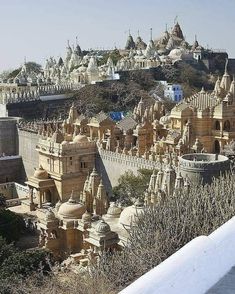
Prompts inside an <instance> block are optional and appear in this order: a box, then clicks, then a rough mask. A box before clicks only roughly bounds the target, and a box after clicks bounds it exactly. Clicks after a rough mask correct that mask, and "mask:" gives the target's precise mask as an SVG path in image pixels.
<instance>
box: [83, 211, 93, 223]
mask: <svg viewBox="0 0 235 294" xmlns="http://www.w3.org/2000/svg"><path fill="white" fill-rule="evenodd" d="M82 221H83V222H84V223H90V222H91V214H90V213H89V212H88V211H87V210H86V211H85V212H84V213H83V215H82Z"/></svg>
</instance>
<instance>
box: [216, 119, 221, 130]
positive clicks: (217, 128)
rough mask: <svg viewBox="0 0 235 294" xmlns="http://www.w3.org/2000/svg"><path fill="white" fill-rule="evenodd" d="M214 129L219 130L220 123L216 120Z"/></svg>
mask: <svg viewBox="0 0 235 294" xmlns="http://www.w3.org/2000/svg"><path fill="white" fill-rule="evenodd" d="M215 129H216V130H217V131H219V130H220V123H219V121H218V120H217V121H216V122H215Z"/></svg>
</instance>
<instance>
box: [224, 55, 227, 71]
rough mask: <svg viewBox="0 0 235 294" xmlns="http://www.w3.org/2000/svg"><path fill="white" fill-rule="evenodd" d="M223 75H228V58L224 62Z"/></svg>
mask: <svg viewBox="0 0 235 294" xmlns="http://www.w3.org/2000/svg"><path fill="white" fill-rule="evenodd" d="M224 74H228V58H226V61H225V67H224Z"/></svg>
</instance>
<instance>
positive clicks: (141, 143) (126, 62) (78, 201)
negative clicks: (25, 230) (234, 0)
mask: <svg viewBox="0 0 235 294" xmlns="http://www.w3.org/2000/svg"><path fill="white" fill-rule="evenodd" d="M203 52H204V48H203V47H202V46H200V45H199V44H198V41H197V40H195V43H194V44H193V45H190V44H189V43H187V42H186V40H185V37H184V35H183V32H182V29H181V27H180V25H179V24H178V23H176V24H175V25H174V27H173V28H172V29H171V30H166V31H165V32H164V34H163V36H161V37H160V38H158V39H156V40H154V39H153V37H152V30H151V32H150V39H149V42H147V44H146V43H145V42H144V41H143V39H142V38H141V37H140V36H139V34H138V37H137V40H136V41H134V39H133V37H132V36H131V34H130V32H129V35H128V39H127V42H126V46H125V48H124V49H123V50H120V52H119V54H120V59H119V60H117V61H116V63H114V61H113V60H112V58H111V52H105V54H109V53H110V56H108V57H107V56H106V57H107V60H106V61H105V63H103V64H101V58H100V56H98V54H96V53H97V52H91V51H88V52H86V53H85V52H84V51H82V50H81V48H80V46H79V45H78V42H77V40H76V45H75V46H70V43H69V42H68V45H67V48H66V56H65V57H64V58H63V59H62V58H59V59H58V61H57V60H56V59H55V58H54V57H50V58H49V59H48V60H47V61H46V65H45V68H44V69H43V71H42V72H40V73H38V74H35V73H34V72H32V71H30V70H29V69H28V68H27V63H26V62H25V63H24V65H23V66H22V68H21V70H20V72H19V73H18V74H17V75H16V77H14V78H13V79H9V80H7V81H2V82H1V83H0V105H5V104H7V103H19V102H22V101H32V100H38V99H44V98H45V97H48V99H62V98H63V99H65V97H68V96H67V95H68V94H70V93H72V92H74V91H76V90H78V89H80V87H82V86H84V85H86V84H92V83H96V82H101V81H104V80H116V79H119V73H120V72H122V71H129V70H139V69H149V68H156V67H158V66H163V65H167V64H174V63H175V62H178V61H180V60H191V61H194V62H198V61H199V60H201V59H203ZM101 57H102V58H103V57H104V54H103V56H101ZM172 87H173V86H172ZM169 91H170V88H169ZM177 91H180V92H179V93H178V92H177V95H178V96H177V97H175V96H174V99H173V100H176V101H175V102H178V101H179V100H180V102H179V103H177V104H174V107H173V108H169V107H168V105H167V103H166V102H165V101H164V100H161V99H158V98H157V97H151V96H149V97H148V98H145V99H143V98H141V99H140V101H139V102H138V104H137V105H136V106H135V107H134V109H133V111H132V112H130V113H128V114H127V115H125V116H124V117H122V118H121V119H120V120H118V121H114V120H113V119H112V118H111V116H110V115H109V114H108V113H104V112H103V111H101V112H99V113H97V114H96V115H94V116H92V117H87V116H85V115H84V114H83V113H78V111H77V108H76V105H75V104H74V103H73V104H72V105H70V108H69V111H68V114H66V117H64V116H63V117H55V118H54V119H52V120H34V121H25V120H24V119H22V118H7V117H6V118H4V119H1V120H0V130H1V132H0V160H1V163H2V165H1V166H0V183H1V184H0V193H1V195H3V196H5V197H6V200H7V205H8V206H14V205H19V204H20V205H21V208H22V209H23V210H24V211H27V212H28V213H34V215H36V217H37V228H38V231H39V233H40V237H39V246H40V247H43V248H47V249H49V250H50V251H51V252H52V253H53V254H54V255H55V256H56V257H58V258H61V257H62V258H64V257H66V256H71V255H73V256H74V258H76V259H77V260H79V262H80V263H81V264H82V265H83V264H87V262H88V255H89V254H92V255H93V257H95V256H96V255H97V252H99V251H100V250H109V251H112V250H121V248H122V247H123V246H124V245H125V244H127V242H128V230H127V229H128V228H130V226H131V225H133V224H135V222H137V221H138V215H139V214H141V213H144V209H145V208H146V207H148V206H154V205H158V203H160V202H162V201H167V197H171V195H173V194H174V193H175V191H176V190H177V189H184V190H185V191H186V192H187V193H189V191H190V185H191V184H192V183H193V182H194V183H197V184H207V183H210V182H211V181H212V179H213V177H217V176H219V175H220V174H221V173H226V172H227V171H228V170H229V169H230V161H229V159H228V158H227V157H226V156H224V155H231V153H230V151H231V150H232V151H233V153H234V150H235V148H234V140H235V120H234V113H235V81H234V79H233V80H231V77H230V75H229V72H228V62H226V64H225V71H224V75H223V76H222V77H221V78H220V77H218V79H217V81H216V83H215V86H214V90H213V91H210V92H209V91H205V90H204V88H202V90H201V91H200V92H198V93H195V94H194V95H192V96H191V97H184V98H183V97H182V92H181V89H180V88H177ZM61 95H62V96H61ZM169 95H170V93H169ZM174 95H175V93H174ZM179 95H180V97H179ZM43 97H44V98H43ZM53 97H54V98H53ZM55 97H57V98H55ZM61 97H62V98H61ZM182 98H183V99H182ZM45 99H46V98H45ZM64 111H66V110H64ZM65 113H66V112H65ZM6 126H7V128H8V131H7V132H6ZM5 141H6V142H7V143H8V145H9V142H11V146H10V147H11V148H8V147H7V146H8V145H6V144H4V142H5ZM222 151H223V152H222ZM221 152H222V153H224V155H221V154H220V153H221ZM226 152H227V153H228V154H227V153H226ZM7 167H8V168H7ZM139 169H148V170H151V171H152V175H151V178H150V182H149V185H148V187H146V191H145V193H144V195H143V199H132V200H133V201H132V202H133V204H132V205H130V206H128V207H122V205H121V203H119V202H116V203H115V202H112V201H111V199H112V196H113V195H112V193H113V192H112V188H113V187H114V186H116V185H117V183H118V179H119V177H120V176H121V175H122V174H124V172H125V171H127V170H131V171H133V173H134V174H138V170H139ZM6 171H7V172H6ZM6 173H7V174H6ZM15 174H20V175H21V177H20V179H18V178H16V176H15ZM2 175H4V177H3V176H2ZM15 181H19V182H20V183H17V184H16V183H14V182H15Z"/></svg>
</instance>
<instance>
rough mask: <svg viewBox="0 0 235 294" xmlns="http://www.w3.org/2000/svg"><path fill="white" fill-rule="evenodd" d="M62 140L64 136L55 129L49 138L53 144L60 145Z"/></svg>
mask: <svg viewBox="0 0 235 294" xmlns="http://www.w3.org/2000/svg"><path fill="white" fill-rule="evenodd" d="M63 140H64V136H63V134H62V132H61V131H60V130H59V129H56V130H55V132H54V133H53V135H52V137H51V141H52V142H54V143H59V144H60V143H61V142H63Z"/></svg>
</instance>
